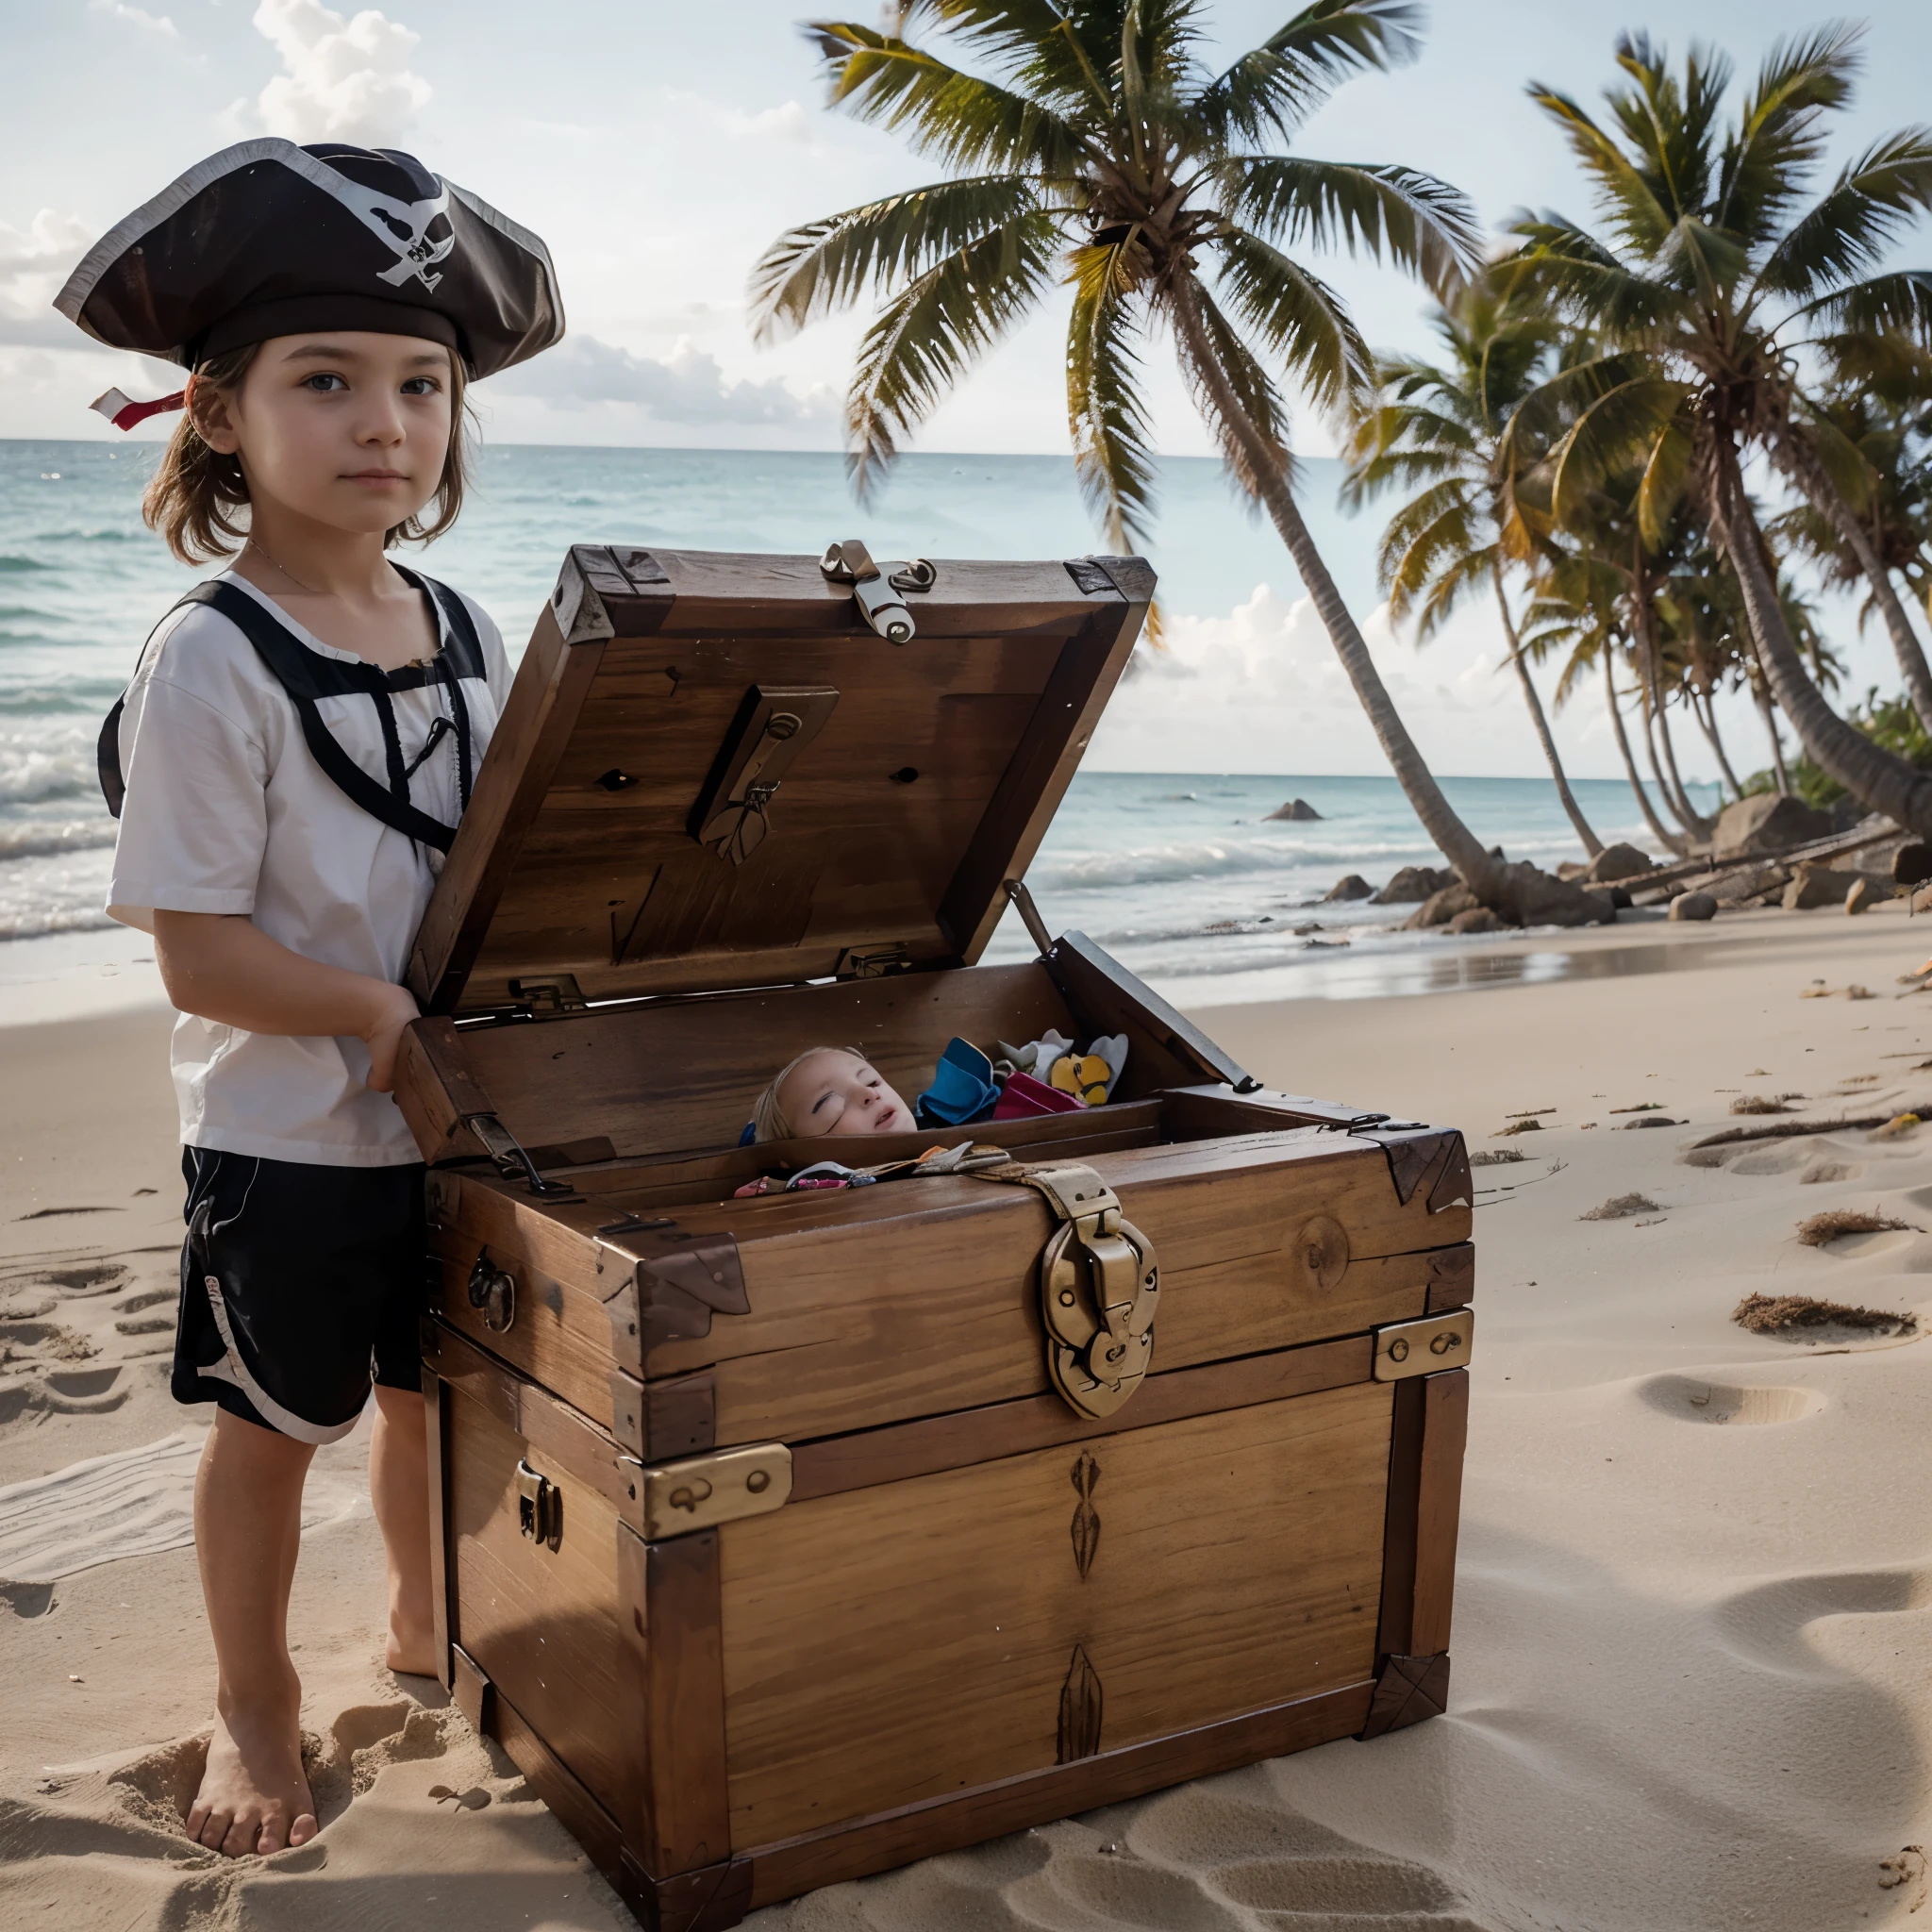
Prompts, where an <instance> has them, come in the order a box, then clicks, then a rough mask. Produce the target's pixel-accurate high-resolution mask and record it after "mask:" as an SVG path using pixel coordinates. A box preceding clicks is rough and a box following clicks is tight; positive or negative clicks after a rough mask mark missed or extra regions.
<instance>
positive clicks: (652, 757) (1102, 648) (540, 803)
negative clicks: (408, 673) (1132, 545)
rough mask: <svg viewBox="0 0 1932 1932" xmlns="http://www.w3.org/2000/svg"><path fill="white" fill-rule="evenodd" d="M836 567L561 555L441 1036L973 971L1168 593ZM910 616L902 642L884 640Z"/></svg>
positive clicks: (414, 976)
mask: <svg viewBox="0 0 1932 1932" xmlns="http://www.w3.org/2000/svg"><path fill="white" fill-rule="evenodd" d="M839 547H841V548H842V549H843V551H844V553H845V559H846V572H845V575H846V580H843V581H841V580H840V579H839V578H838V577H836V576H828V575H827V574H826V569H825V563H826V562H827V561H831V560H832V558H831V554H830V553H828V558H827V559H825V560H822V559H821V558H815V557H771V556H759V555H733V554H727V553H720V552H708V551H670V550H656V551H645V550H640V549H634V548H629V547H625V546H619V547H616V548H614V549H603V548H593V547H591V546H588V545H579V546H577V547H575V548H574V549H573V550H572V552H571V554H570V556H569V558H568V559H567V560H566V562H565V564H564V568H563V572H562V575H560V576H559V578H558V585H557V590H556V592H555V594H554V595H553V596H552V598H551V600H550V603H549V605H548V607H547V608H545V610H544V612H543V615H542V616H541V618H540V619H539V620H538V624H537V628H536V631H535V633H534V634H533V636H532V638H531V640H530V645H529V648H528V650H527V651H526V652H525V656H524V660H523V663H522V665H521V666H520V667H519V669H518V672H517V675H516V681H515V684H514V686H513V688H512V690H511V692H510V696H509V700H508V705H507V706H506V708H505V710H504V713H503V716H502V718H501V720H500V721H499V723H498V724H497V727H496V732H495V735H494V737H493V739H492V740H491V745H490V750H489V753H488V755H487V756H486V757H485V758H484V760H483V765H482V768H481V770H480V771H479V773H478V774H477V777H476V784H475V791H474V794H473V796H472V798H471V802H470V808H469V810H468V811H467V812H466V813H465V814H464V817H463V821H462V824H461V825H460V826H459V827H458V833H457V838H456V842H455V844H454V846H453V847H452V849H451V851H450V854H449V858H448V859H447V861H446V863H445V865H444V867H443V871H442V874H441V878H440V880H439V881H438V884H437V888H436V891H435V893H434V895H433V896H432V898H431V900H430V904H429V908H428V911H427V912H426V913H425V917H424V921H423V925H422V928H421V930H420V932H419V933H418V935H417V940H416V947H415V951H414V954H413V957H412V958H411V960H410V965H409V973H408V983H409V986H410V988H411V990H412V991H414V992H415V994H416V996H417V998H418V1000H419V1001H421V1002H422V1004H423V1006H424V1008H425V1011H429V1012H461V1011H479V1010H488V1009H501V1008H513V1007H518V1006H522V1007H528V1008H537V1009H540V1010H541V1009H558V1008H562V1009H566V1010H567V1009H569V1008H574V1007H575V1006H577V1005H579V1004H580V1003H581V1002H582V1001H584V1000H589V999H598V998H613V997H623V996H629V995H637V994H645V993H678V992H698V991H716V990H720V989H724V988H740V987H755V986H770V985H782V984H790V983H795V982H798V981H801V980H806V979H817V978H824V977H827V976H835V975H836V976H847V977H853V976H866V975H869V974H876V973H881V972H890V971H896V970H901V969H904V968H908V967H915V968H924V967H941V966H958V965H970V964H972V963H973V962H974V960H975V959H977V958H978V957H979V954H980V952H981V951H982V950H983V949H984V947H985V945H986V942H987V941H988V940H989V939H990V938H991V934H992V929H993V927H994V925H995V924H997V923H998V920H999V916H1000V913H1001V910H1002V909H1003V906H1004V893H1003V887H1004V884H1005V882H1006V880H1008V878H1015V877H1018V876H1020V875H1022V874H1024V871H1025V869H1026V866H1027V865H1028V863H1029V862H1030V861H1031V859H1032V858H1033V854H1034V851H1035V849H1036V848H1037V847H1038V845H1039V843H1040V840H1041V836H1042V835H1043V833H1044V832H1045V830H1046V827H1047V825H1048V824H1049V823H1050V822H1051V820H1052V818H1053V814H1054V812H1055V810H1056V809H1057V808H1058V805H1059V802H1060V799H1061V797H1062V796H1063V795H1064V794H1065V791H1066V789H1067V785H1068V782H1069V781H1070V780H1071V779H1072V777H1073V774H1074V770H1075V768H1076V767H1077V765H1078V763H1079V760H1080V757H1081V754H1082V753H1083V752H1084V751H1085V749H1086V746H1087V742H1088V740H1089V739H1090V737H1091V734H1092V731H1093V727H1094V725H1095V724H1096V723H1097V722H1098V720H1099V717H1100V713H1101V710H1102V708H1103V707H1104V706H1105V705H1106V703H1107V700H1108V696H1109V695H1110V694H1111V692H1112V691H1113V687H1114V685H1115V684H1116V683H1117V682H1118V680H1119V678H1120V675H1121V673H1122V671H1123V670H1124V667H1125V664H1126V660H1127V656H1128V653H1129V652H1130V651H1131V650H1132V648H1133V645H1134V641H1135V639H1136V637H1137V636H1138V635H1139V633H1140V628H1141V620H1142V619H1143V617H1144V616H1145V614H1146V609H1147V606H1148V602H1149V600H1150V599H1151V597H1152V595H1153V591H1154V573H1153V571H1152V570H1151V569H1150V568H1149V567H1148V565H1147V564H1146V563H1145V562H1144V561H1143V560H1142V559H1141V558H1131V557H1127V558H1123V557H1107V558H1078V559H1075V560H1074V561H1071V562H1065V563H1061V562H1044V563H1007V562H959V561H952V560H946V559H941V560H940V561H939V562H937V563H936V564H934V565H928V566H921V567H918V568H914V569H910V570H908V567H906V566H903V565H898V564H892V563H883V564H881V565H880V566H879V567H878V568H879V571H880V573H881V574H880V575H876V576H873V577H870V578H868V577H867V576H866V575H865V573H866V571H867V570H868V569H869V568H870V567H871V560H870V559H869V558H865V556H864V553H863V551H862V549H860V548H859V546H857V545H847V546H839ZM855 568H856V572H857V575H858V579H859V580H858V582H857V583H855V582H853V581H851V580H850V576H851V575H852V573H853V571H854V569H855ZM927 571H930V573H931V580H930V583H929V584H927V585H924V586H923V587H922V585H921V583H920V582H919V579H920V578H921V577H922V576H923V575H924V574H925V572H927ZM894 574H897V583H898V585H899V586H900V587H901V588H894ZM862 602H870V603H871V605H872V606H873V609H874V615H873V616H872V617H871V618H870V619H869V618H868V616H867V614H866V612H865V610H864V609H863V608H861V604H862ZM882 603H883V604H884V605H885V606H886V607H887V608H885V609H884V610H883V611H881V610H880V609H879V608H878V607H879V606H880V605H881V604H882ZM894 605H903V607H904V611H905V614H906V615H907V616H908V617H909V620H910V623H911V625H912V633H913V634H912V635H911V636H910V637H909V638H908V639H906V640H905V641H891V637H890V636H889V635H884V634H882V631H886V632H890V631H892V630H895V629H898V628H900V627H901V625H900V622H899V621H898V620H897V619H895V618H894V616H893V613H892V608H891V607H892V606H894ZM874 625H879V626H880V627H879V628H874Z"/></svg>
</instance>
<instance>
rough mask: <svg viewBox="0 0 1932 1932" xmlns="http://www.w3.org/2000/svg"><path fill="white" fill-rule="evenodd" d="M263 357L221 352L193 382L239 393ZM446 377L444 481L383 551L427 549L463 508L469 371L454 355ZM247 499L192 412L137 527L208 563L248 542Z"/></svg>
mask: <svg viewBox="0 0 1932 1932" xmlns="http://www.w3.org/2000/svg"><path fill="white" fill-rule="evenodd" d="M260 352H261V344H260V343H259V342H244V343H243V344H242V346H241V347H240V348H238V349H225V350H223V351H222V353H221V354H220V355H218V356H210V357H209V358H208V359H207V361H205V362H203V363H201V364H200V365H199V366H198V367H197V368H196V369H195V372H194V380H195V382H196V383H197V384H206V385H207V386H208V388H210V389H218V390H227V391H230V392H231V393H232V392H233V391H236V390H239V389H240V388H241V387H242V382H243V380H244V379H245V378H246V376H247V375H248V372H249V370H250V369H251V368H252V367H253V366H254V363H255V358H256V357H257V356H258V354H260ZM449 372H450V386H449V415H450V434H449V454H448V456H447V457H445V458H444V459H443V465H442V480H441V482H440V483H438V485H437V487H436V494H435V495H434V496H433V497H432V498H431V499H430V501H429V503H428V505H427V506H426V508H428V509H429V510H430V511H431V512H432V514H431V515H430V516H429V519H428V521H427V522H426V523H425V521H424V516H423V512H422V511H421V510H419V511H418V512H417V513H416V514H415V515H414V516H412V517H409V518H408V519H406V520H405V521H404V522H402V523H400V524H397V525H395V526H394V527H393V528H392V529H389V530H386V531H385V532H384V533H383V539H382V541H383V547H384V548H385V549H391V548H392V547H393V546H394V545H396V544H397V543H426V542H428V541H429V540H430V539H431V538H432V537H440V536H441V535H442V533H443V532H444V531H445V530H446V529H448V528H449V526H450V525H452V524H454V523H455V522H456V520H457V513H458V510H460V509H461V508H462V507H463V486H464V484H465V482H466V481H467V480H468V478H467V470H466V459H467V458H468V455H469V437H468V432H469V426H470V416H469V403H468V400H467V396H466V391H467V390H468V388H469V372H468V370H467V369H466V368H465V367H464V364H463V358H461V357H460V356H458V355H457V354H455V353H454V352H452V354H451V356H450V358H449ZM247 501H248V480H247V478H246V477H245V476H244V475H242V461H241V458H239V457H232V456H224V455H223V454H222V453H221V452H220V451H219V450H216V449H211V448H209V446H208V444H207V443H206V442H204V441H202V436H201V431H200V430H199V429H198V428H196V427H195V424H194V412H193V410H192V409H189V410H185V411H184V412H183V413H182V417H181V420H180V422H178V423H177V424H175V433H174V435H173V436H172V437H170V438H169V439H168V446H167V448H166V449H165V450H163V451H162V452H161V460H160V463H159V465H158V467H157V469H156V471H155V474H154V475H153V477H152V478H151V479H150V481H149V483H148V486H147V491H146V493H145V494H144V495H143V496H142V500H141V514H142V521H143V522H144V523H145V524H146V525H147V526H148V528H149V529H151V530H157V531H158V532H159V533H160V535H161V537H162V538H163V539H164V540H165V541H166V542H167V545H168V548H169V549H170V550H172V551H173V552H174V553H175V556H176V557H178V558H180V559H181V561H182V562H183V563H208V562H210V561H211V560H212V559H213V558H217V557H231V556H233V555H234V553H235V552H236V551H238V550H240V549H241V548H242V544H244V543H245V542H246V541H248V526H247V524H246V523H245V521H243V522H238V521H237V519H236V516H235V512H236V511H237V510H239V509H240V508H242V506H243V505H244V504H246V503H247Z"/></svg>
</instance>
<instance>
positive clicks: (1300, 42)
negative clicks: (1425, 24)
mask: <svg viewBox="0 0 1932 1932" xmlns="http://www.w3.org/2000/svg"><path fill="white" fill-rule="evenodd" d="M1421 46H1422V9H1421V8H1420V7H1418V6H1415V5H1414V4H1413V0H1314V4H1313V5H1312V6H1309V7H1305V8H1302V10H1301V11H1300V12H1299V13H1297V14H1296V15H1295V16H1294V18H1293V19H1292V20H1291V21H1290V22H1289V23H1288V25H1286V26H1284V27H1282V28H1281V29H1280V30H1279V31H1278V32H1276V33H1274V34H1271V35H1270V36H1269V37H1268V39H1267V40H1265V41H1263V42H1261V44H1260V45H1259V46H1258V47H1257V48H1255V49H1254V50H1253V51H1252V52H1250V53H1247V54H1243V55H1242V56H1241V58H1240V59H1239V60H1237V61H1236V62H1235V63H1234V65H1233V66H1232V67H1230V68H1229V69H1228V70H1227V71H1226V73H1224V74H1223V75H1219V76H1218V77H1217V78H1215V79H1214V80H1211V81H1209V82H1208V85H1207V86H1206V87H1204V88H1203V89H1202V90H1201V91H1200V92H1199V93H1198V94H1196V95H1195V97H1194V99H1193V101H1192V103H1191V117H1192V118H1193V119H1194V121H1195V122H1196V124H1197V125H1199V127H1200V129H1201V133H1202V136H1203V138H1204V141H1205V143H1206V144H1207V145H1208V147H1209V148H1210V149H1212V150H1219V151H1222V152H1225V151H1226V150H1228V149H1229V148H1232V147H1234V146H1236V145H1238V144H1239V143H1240V142H1259V141H1263V140H1267V139H1269V138H1271V137H1279V138H1285V137H1287V136H1290V135H1291V134H1293V132H1294V131H1295V129H1296V128H1297V127H1299V126H1300V125H1302V123H1303V122H1305V121H1306V120H1307V118H1308V116H1309V115H1310V114H1312V113H1313V112H1314V111H1315V109H1316V108H1319V107H1320V106H1321V105H1322V103H1323V102H1324V101H1325V100H1326V99H1327V98H1328V96H1329V94H1331V93H1332V92H1334V91H1335V89H1336V88H1337V87H1338V86H1340V85H1341V82H1342V81H1344V80H1346V79H1348V78H1349V76H1350V75H1356V74H1363V73H1367V72H1370V71H1371V70H1374V69H1381V70H1384V71H1386V70H1387V69H1389V68H1391V67H1396V66H1399V65H1401V64H1402V63H1403V62H1405V61H1407V60H1412V59H1413V58H1415V56H1416V54H1417V52H1418V51H1419V50H1420V49H1421Z"/></svg>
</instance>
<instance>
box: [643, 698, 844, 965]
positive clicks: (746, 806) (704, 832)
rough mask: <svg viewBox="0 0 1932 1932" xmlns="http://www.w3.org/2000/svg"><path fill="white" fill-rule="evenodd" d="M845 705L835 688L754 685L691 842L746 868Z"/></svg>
mask: <svg viewBox="0 0 1932 1932" xmlns="http://www.w3.org/2000/svg"><path fill="white" fill-rule="evenodd" d="M838 702H839V693H838V691H836V690H834V689H833V688H832V687H831V686H830V685H811V686H802V687H795V688H790V687H788V688H786V689H783V690H779V689H773V688H767V687H766V686H764V685H758V684H755V685H753V686H752V687H751V689H750V690H749V691H746V692H745V694H744V698H743V701H742V702H741V704H740V706H739V708H738V714H737V716H736V717H734V718H733V719H732V721H731V728H730V729H729V730H728V731H727V732H726V733H725V734H724V744H723V745H722V746H721V747H720V748H719V752H718V756H717V758H715V759H713V760H712V765H711V775H710V777H709V778H708V779H707V780H706V783H705V789H704V791H703V792H702V793H701V794H700V795H699V798H698V802H697V803H696V805H694V806H693V807H692V808H691V816H690V817H689V819H687V821H686V822H685V829H686V830H687V831H688V832H690V834H691V837H692V838H693V839H695V840H696V841H698V843H699V844H700V845H708V846H710V847H711V849H712V850H713V851H714V852H716V853H717V854H718V856H719V857H720V858H724V859H728V860H729V861H730V862H731V863H732V864H733V865H742V864H743V863H744V861H745V860H746V859H747V858H750V857H751V855H752V854H753V853H754V852H756V851H757V850H758V847H759V846H760V845H761V844H762V843H763V842H764V839H765V834H766V833H767V832H769V831H770V830H771V821H770V819H769V817H768V816H767V814H768V812H769V811H770V808H771V804H772V801H773V799H774V798H775V797H776V796H777V795H778V788H779V786H780V785H781V784H782V783H783V781H784V777H785V774H786V773H787V772H789V771H790V770H791V766H792V764H793V763H794V762H795V761H796V759H797V758H798V755H799V753H800V752H802V751H803V750H804V749H805V748H806V746H807V745H808V744H809V743H810V742H811V741H812V740H813V739H815V738H816V737H817V736H818V735H819V733H820V732H821V731H823V730H824V725H825V720H826V719H827V718H829V717H830V716H831V715H832V711H833V708H835V707H836V706H837V704H838ZM628 943H629V941H625V944H626V946H628Z"/></svg>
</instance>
